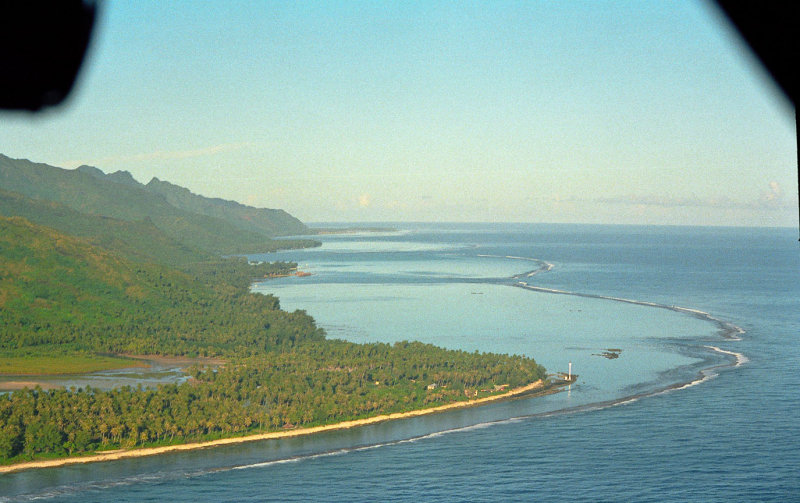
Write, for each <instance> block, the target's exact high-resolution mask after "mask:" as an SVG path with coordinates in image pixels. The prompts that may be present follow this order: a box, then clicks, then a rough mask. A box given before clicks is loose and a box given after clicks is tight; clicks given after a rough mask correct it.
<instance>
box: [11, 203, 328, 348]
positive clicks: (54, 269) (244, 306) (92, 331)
mask: <svg viewBox="0 0 800 503" xmlns="http://www.w3.org/2000/svg"><path fill="white" fill-rule="evenodd" d="M245 265H246V264H245ZM257 271H258V269H257V268H252V272H253V274H255V273H256V272H257ZM0 314H1V315H2V316H0V353H3V352H5V353H9V352H12V351H13V352H15V353H17V354H19V352H20V351H23V350H25V351H27V352H29V353H32V354H53V353H64V352H74V351H86V352H91V353H96V352H107V353H136V354H190V355H196V354H203V355H228V354H237V355H243V354H250V353H251V352H256V353H260V352H263V351H264V350H268V349H271V348H276V347H281V346H285V345H293V344H295V343H296V342H299V341H302V340H321V339H322V334H321V332H320V331H319V330H318V329H317V328H316V327H315V326H314V323H313V320H312V319H311V318H310V317H308V316H307V315H305V314H304V313H301V312H298V313H287V312H285V311H281V310H280V308H279V304H278V301H277V299H276V298H275V297H272V296H263V295H257V294H252V293H249V292H248V290H247V289H246V288H238V287H234V286H232V285H231V284H230V283H229V282H227V281H226V278H219V279H218V280H217V281H207V280H204V279H203V278H196V277H195V276H193V275H188V274H185V273H181V272H178V271H176V270H173V269H169V268H167V267H163V266H159V265H155V264H144V263H138V262H132V261H130V260H127V259H125V258H123V257H121V256H118V255H116V254H114V253H112V252H109V251H107V250H105V249H102V248H100V247H97V246H92V245H90V244H89V243H87V242H86V241H84V240H82V239H79V238H74V237H71V236H67V235H65V234H62V233H59V232H57V231H55V230H53V229H50V228H47V227H42V226H39V225H35V224H32V223H31V222H29V221H28V220H26V219H24V218H21V217H12V218H5V217H0Z"/></svg>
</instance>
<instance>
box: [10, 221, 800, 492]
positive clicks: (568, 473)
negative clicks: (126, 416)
mask: <svg viewBox="0 0 800 503" xmlns="http://www.w3.org/2000/svg"><path fill="white" fill-rule="evenodd" d="M396 227H398V229H399V232H391V233H382V234H375V233H370V234H366V233H365V234H345V235H330V236H325V237H324V238H323V241H324V245H323V247H321V248H317V249H312V250H303V251H289V252H281V253H277V254H270V255H263V256H252V257H250V258H251V260H275V259H280V260H295V261H297V262H298V263H299V264H300V266H301V269H303V270H306V271H309V272H312V273H313V276H308V277H304V278H283V279H279V280H270V281H267V282H263V283H258V284H255V285H254V287H253V289H254V290H255V291H261V292H269V293H275V294H276V295H278V296H279V297H280V298H281V305H282V306H283V307H284V308H287V309H305V310H307V311H308V312H309V313H310V314H311V315H312V316H314V317H315V318H316V319H317V321H318V323H319V324H320V325H321V326H322V327H324V328H325V329H326V331H327V332H328V334H329V337H337V338H344V339H349V340H354V341H367V340H380V341H387V342H388V341H395V340H402V339H417V340H424V341H426V342H433V343H437V344H440V345H443V346H446V347H454V348H460V349H467V350H475V349H477V350H487V351H501V352H512V353H524V354H528V355H530V356H534V357H535V358H536V359H537V361H539V362H540V363H542V364H544V365H545V366H546V367H547V368H548V369H549V370H552V371H565V370H566V369H567V364H568V362H572V363H573V370H574V371H575V372H576V373H578V374H579V376H580V377H579V380H578V382H577V384H575V385H573V386H572V387H571V389H570V390H568V391H564V392H561V393H558V394H555V395H550V396H547V397H540V398H534V399H523V400H514V401H509V402H504V403H501V404H494V405H489V406H485V407H480V408H473V409H467V410H461V411H454V412H452V413H446V414H437V415H432V416H426V417H421V418H415V419H411V420H403V421H394V422H388V423H383V424H379V425H373V426H370V427H364V428H358V429H353V430H348V431H342V432H331V433H326V434H322V435H316V436H313V437H308V438H296V439H290V440H288V439H287V440H281V441H266V442H257V443H250V444H243V445H239V446H232V447H225V448H217V449H208V450H203V451H196V452H191V453H182V454H170V455H164V456H158V457H153V458H142V459H131V460H123V461H119V462H113V463H102V464H92V465H83V466H71V467H65V468H59V469H50V470H40V471H29V472H21V473H16V474H8V475H0V501H30V500H44V501H76V502H77V501H81V502H83V501H175V502H183V501H186V502H189V501H231V502H233V501H246V502H247V501H253V502H255V501H419V502H428V501H431V502H437V501H443V502H444V501H446V502H450V501H497V502H500V501H659V502H661V501H668V502H670V501H674V502H685V501H698V502H714V501H720V502H722V501H725V502H729V501H800V475H798V474H800V424H798V421H797V418H798V415H800V414H799V413H800V374H798V369H800V365H798V364H800V340H798V335H799V334H800V315H799V314H798V313H800V282H799V281H798V279H800V247H799V246H798V242H797V231H796V230H794V229H741V228H687V227H629V226H579V225H524V224H503V225H497V224H495V225H489V224H480V225H479V224H474V225H467V224H451V225H446V224H436V225H434V224H415V225H409V224H397V225H396ZM534 259H535V260H534ZM547 264H550V265H552V269H551V270H549V271H548V270H544V269H547ZM534 271H538V272H536V274H534V275H532V276H528V274H529V273H531V272H534ZM520 282H523V283H525V284H527V285H533V286H536V287H541V288H547V289H553V290H561V291H569V292H574V293H580V294H589V295H595V296H601V297H614V298H618V299H629V300H635V301H643V302H649V303H654V304H657V305H658V306H647V305H639V304H631V303H627V302H620V301H619V300H609V299H605V298H591V297H585V296H575V295H562V294H554V293H545V292H539V291H531V290H528V289H525V288H521V286H524V285H520ZM673 306H678V307H683V308H689V309H696V310H699V311H703V312H706V313H709V314H710V315H711V316H712V317H713V318H715V319H717V320H719V321H714V320H708V319H703V318H702V316H701V317H697V316H693V315H691V314H690V313H688V312H676V311H673V310H671V309H670V308H672V307H673ZM720 322H725V323H728V324H730V325H721V324H720ZM731 325H732V326H736V327H740V328H741V329H743V330H744V333H742V334H735V333H733V334H730V333H729V334H728V336H727V337H725V336H723V334H721V328H722V327H724V326H727V327H728V328H731ZM609 348H617V349H621V350H622V351H621V352H620V357H619V358H617V359H613V360H609V359H606V358H603V357H602V356H598V355H599V354H600V353H602V351H603V350H606V349H609Z"/></svg>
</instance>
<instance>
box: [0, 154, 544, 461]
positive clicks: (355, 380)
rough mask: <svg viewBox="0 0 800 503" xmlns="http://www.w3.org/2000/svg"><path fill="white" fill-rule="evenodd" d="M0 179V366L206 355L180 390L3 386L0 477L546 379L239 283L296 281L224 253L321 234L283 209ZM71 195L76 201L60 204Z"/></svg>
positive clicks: (71, 182) (77, 176) (16, 176)
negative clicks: (354, 331) (371, 340)
mask: <svg viewBox="0 0 800 503" xmlns="http://www.w3.org/2000/svg"><path fill="white" fill-rule="evenodd" d="M0 174H2V176H3V180H4V188H5V189H9V188H13V189H14V190H16V192H12V191H9V190H3V191H0V271H3V273H2V274H1V275H0V309H2V312H3V316H2V318H0V373H3V369H4V368H5V369H13V370H9V371H8V372H6V373H9V372H13V373H14V374H15V375H24V376H25V378H24V379H19V381H28V382H32V381H35V380H36V379H35V377H36V375H37V374H45V373H48V372H49V373H52V370H53V369H57V368H59V362H63V361H69V362H71V363H72V367H71V368H73V370H75V369H77V370H75V371H77V372H79V371H83V372H90V371H92V370H98V369H102V368H114V367H113V366H114V365H117V366H125V365H130V364H131V362H130V359H129V357H130V356H131V355H160V356H164V357H186V358H194V359H196V360H195V361H198V362H202V361H214V362H217V363H215V364H214V365H204V364H202V363H198V364H196V365H193V366H192V367H191V368H190V369H188V373H189V374H190V375H191V379H189V380H188V381H187V382H183V383H180V384H178V383H174V384H161V385H158V386H152V387H146V386H145V387H138V388H131V387H121V388H116V389H112V390H109V391H104V390H98V389H92V388H85V389H81V388H78V389H75V388H71V389H51V390H46V389H42V388H41V387H34V388H28V387H24V386H23V389H19V390H16V391H13V392H11V393H7V394H3V395H0V465H5V466H6V468H4V470H9V469H12V470H13V469H22V468H23V467H33V466H40V465H38V464H37V463H54V465H58V464H63V463H66V462H73V461H72V460H80V462H84V461H88V460H100V459H114V457H113V456H118V457H119V456H134V455H135V456H138V455H149V454H156V453H159V452H169V451H171V450H177V449H189V448H200V447H208V446H211V445H220V443H222V444H224V443H231V442H238V441H248V440H256V439H259V438H280V437H281V436H292V435H298V434H309V433H314V432H317V431H325V430H326V429H338V428H347V427H352V426H357V425H360V424H371V423H373V422H379V421H384V420H389V419H394V418H399V417H409V416H413V415H418V414H427V413H432V412H439V411H441V410H447V408H452V407H463V406H472V405H480V404H482V403H485V402H487V401H490V400H499V399H504V398H511V397H514V396H519V395H520V393H523V394H524V393H529V392H532V391H536V392H544V391H545V390H548V389H553V386H554V385H553V383H551V382H550V381H549V380H548V378H547V375H546V373H545V369H544V368H543V367H542V366H541V365H538V364H537V363H536V362H535V361H534V360H533V359H532V358H530V357H525V356H519V355H499V354H491V353H469V352H465V351H453V350H446V349H443V348H439V347H436V346H433V345H430V344H422V343H419V342H407V341H402V342H398V343H395V344H377V343H375V344H355V343H349V342H345V341H340V340H330V339H327V338H326V336H325V333H324V331H323V330H322V329H320V328H319V327H317V326H316V324H315V323H314V320H313V319H312V318H311V317H310V316H308V315H307V314H306V313H305V312H303V311H295V312H291V313H290V312H286V311H283V310H281V308H280V302H279V300H278V299H277V298H276V297H274V296H271V295H261V294H256V293H252V292H250V290H249V287H250V284H251V282H252V280H253V279H254V278H264V277H271V276H280V275H284V274H296V270H297V269H296V268H297V264H294V263H290V262H279V263H260V264H252V263H249V262H248V261H247V260H245V259H242V258H236V257H232V258H222V257H220V254H221V253H228V254H230V253H236V250H239V253H242V252H243V251H245V250H248V251H251V252H255V251H267V250H270V249H276V248H279V247H286V246H313V245H314V244H315V243H314V242H310V241H308V240H296V241H295V240H285V239H281V240H273V239H272V237H273V236H277V235H281V233H288V232H290V231H287V230H285V229H284V230H281V229H282V227H281V226H282V225H283V224H281V222H284V223H285V224H286V225H287V226H289V228H294V227H296V226H297V225H298V224H297V222H295V221H294V220H293V219H291V218H289V217H287V215H285V214H283V213H282V212H277V213H276V212H275V211H274V210H269V211H266V210H265V211H263V212H261V211H259V209H257V208H249V207H244V206H242V205H238V203H232V202H225V201H221V200H216V199H208V198H203V197H201V196H196V195H194V194H191V193H190V192H188V191H186V190H185V189H180V188H178V187H176V186H173V185H171V184H166V183H164V182H160V181H156V182H152V183H151V184H148V185H152V186H151V187H149V188H148V187H147V186H143V185H141V184H138V182H136V181H135V180H132V179H131V178H130V177H129V175H128V176H126V175H125V174H124V173H121V174H120V173H116V174H112V175H105V174H103V173H102V172H99V170H96V169H95V168H86V167H84V168H81V169H79V170H73V171H68V170H61V169H60V168H54V167H52V166H46V165H41V164H36V163H31V162H29V161H21V160H13V159H9V158H7V157H4V156H0ZM48 186H58V187H60V190H59V191H56V192H57V193H54V192H53V191H48V190H47V187H48ZM61 189H63V190H61ZM156 189H157V190H156ZM70 190H72V191H75V192H76V193H81V194H83V196H82V198H76V200H77V199H81V202H82V205H80V206H76V205H74V203H69V201H66V200H64V198H63V197H62V195H63V193H64V192H65V191H66V192H69V191H70ZM48 198H49V199H48ZM198 198H199V199H198ZM69 204H73V206H69ZM84 211H85V212H84ZM275 216H278V217H280V218H278V219H277V220H275V219H273V220H270V218H272V217H275ZM267 222H273V223H274V226H273V227H270V226H269V225H267ZM270 225H272V224H270ZM300 225H302V224H300ZM302 232H307V230H305V228H304V229H303V230H302ZM212 238H218V239H216V240H215V239H212ZM413 336H414V334H409V338H413ZM126 358H127V360H126ZM201 358H202V359H205V360H198V359H201ZM219 362H224V363H219ZM539 388H541V389H539ZM508 390H511V391H508ZM184 446H185V447H184ZM109 451H116V453H113V452H109ZM98 456H99V457H98ZM65 459H67V460H70V461H64V460H65ZM26 463H33V464H26ZM42 466H43V465H42Z"/></svg>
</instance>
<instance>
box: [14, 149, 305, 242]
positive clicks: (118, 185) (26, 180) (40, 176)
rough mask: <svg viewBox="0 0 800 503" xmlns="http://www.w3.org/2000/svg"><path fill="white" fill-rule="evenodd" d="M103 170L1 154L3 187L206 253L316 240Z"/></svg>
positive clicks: (294, 229)
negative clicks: (260, 227)
mask: <svg viewBox="0 0 800 503" xmlns="http://www.w3.org/2000/svg"><path fill="white" fill-rule="evenodd" d="M99 171H100V170H97V169H96V168H91V169H89V170H87V169H85V168H84V169H76V170H65V169H61V168H56V167H53V166H48V165H47V164H41V163H34V162H31V161H28V160H25V159H11V158H9V157H7V156H4V155H2V154H0V189H3V190H6V191H10V192H16V193H19V194H22V195H24V196H27V197H29V198H33V199H40V200H46V201H53V202H57V203H60V204H63V205H65V206H68V207H70V208H71V209H73V210H75V211H78V212H80V213H85V214H89V215H94V216H104V217H111V218H115V219H119V220H125V221H129V222H142V221H149V222H152V224H153V225H155V226H156V227H158V228H159V229H160V230H161V231H163V232H164V233H165V234H166V235H168V236H170V237H171V238H172V239H175V240H177V241H179V242H180V243H182V244H183V245H185V246H188V247H190V248H194V249H198V250H202V251H204V252H206V253H212V254H234V253H259V252H263V251H266V250H269V249H276V248H281V247H282V248H290V247H299V246H313V245H315V244H316V242H314V241H310V240H302V241H301V240H297V241H295V242H293V243H287V242H286V241H284V240H280V241H275V240H272V239H271V238H272V237H273V236H277V235H287V234H295V233H302V232H305V231H306V230H307V229H306V228H305V226H304V225H302V224H300V226H299V227H298V226H297V225H292V226H289V227H286V228H284V227H282V226H281V223H280V222H279V221H276V222H275V232H273V233H271V234H270V233H267V232H266V231H263V232H257V231H255V230H253V229H249V230H245V229H243V228H241V227H239V226H236V225H233V224H232V222H231V221H229V220H226V219H223V218H217V217H216V216H209V215H207V214H202V213H197V212H193V211H189V210H185V209H181V208H178V207H176V206H173V205H172V204H170V203H169V202H168V201H167V200H166V199H165V197H164V196H163V195H161V194H158V193H156V192H152V191H149V190H147V189H146V188H145V186H143V185H141V184H139V183H138V182H136V181H135V180H133V178H132V177H130V175H129V174H128V175H127V176H125V174H113V175H103V176H99V175H98V174H97V172H99ZM100 173H102V172H100ZM6 216H14V214H6Z"/></svg>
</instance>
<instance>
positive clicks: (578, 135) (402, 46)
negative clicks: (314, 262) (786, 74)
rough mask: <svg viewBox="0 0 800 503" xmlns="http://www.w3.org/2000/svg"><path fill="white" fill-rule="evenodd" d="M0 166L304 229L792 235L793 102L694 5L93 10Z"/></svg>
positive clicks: (14, 130)
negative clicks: (161, 189) (188, 199)
mask: <svg viewBox="0 0 800 503" xmlns="http://www.w3.org/2000/svg"><path fill="white" fill-rule="evenodd" d="M90 56H91V57H90V59H89V61H88V65H86V67H85V68H84V71H83V73H82V75H81V81H80V82H79V85H78V88H77V91H76V92H75V94H74V96H73V97H72V99H71V100H70V102H69V104H68V106H67V107H64V108H60V109H58V110H57V111H55V112H52V113H47V114H44V115H38V116H35V117H34V116H30V115H27V114H19V113H8V112H6V113H0V153H4V154H6V155H9V156H11V157H16V158H28V159H31V160H34V161H39V162H46V163H48V164H53V165H56V166H61V167H66V168H74V167H77V166H78V165H80V164H84V163H86V164H91V165H94V166H97V167H99V168H101V169H102V170H104V171H106V172H112V171H116V170H128V171H130V172H131V173H132V174H133V175H134V177H135V178H136V179H138V180H139V181H141V182H147V181H149V179H150V178H151V177H153V176H157V177H159V178H161V179H165V180H168V181H171V182H173V183H177V184H180V185H183V186H186V187H189V188H190V189H191V190H193V191H195V192H198V193H201V194H203V195H207V196H216V197H224V198H228V199H235V200H238V201H241V202H244V203H247V204H252V205H255V206H265V207H277V208H284V209H286V210H287V211H289V212H290V213H292V214H294V215H296V216H298V217H299V218H301V219H303V220H305V221H329V220H336V221H353V220H358V221H381V220H411V221H416V220H434V221H435V220H441V221H522V222H592V223H595V222H596V223H643V224H650V223H655V224H712V225H720V224H721V225H788V226H795V225H797V178H796V176H797V175H796V174H797V169H796V165H797V164H796V159H797V157H796V140H795V122H794V108H793V107H792V106H791V104H790V103H789V102H788V101H787V100H785V98H783V96H782V95H780V94H779V93H778V92H777V90H776V88H775V87H774V85H773V84H772V83H771V82H769V81H768V80H767V79H766V78H765V76H764V74H763V73H762V72H761V70H760V69H759V68H758V67H757V66H755V65H754V62H753V59H752V58H751V56H749V53H748V52H747V51H745V50H743V47H742V46H741V45H740V43H739V42H738V41H737V39H736V38H735V37H731V33H730V32H729V31H728V30H727V29H726V28H725V27H724V26H723V25H721V24H720V23H719V19H718V17H717V14H716V12H715V10H714V8H712V7H711V6H709V5H707V4H705V3H701V2H694V1H624V2H623V1H586V2H581V1H578V2H573V1H570V2H561V1H533V0H530V1H522V2H504V1H503V2H501V1H497V2H494V1H489V2H474V3H469V2H432V1H423V2H412V1H407V0H404V1H401V2H396V3H392V2H230V1H225V2H217V3H214V4H211V3H209V2H163V1H153V2H144V1H142V2H109V3H107V4H105V9H104V10H103V12H102V18H101V22H100V26H99V29H98V31H97V33H96V37H95V40H94V45H93V47H92V51H91V55H90Z"/></svg>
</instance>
